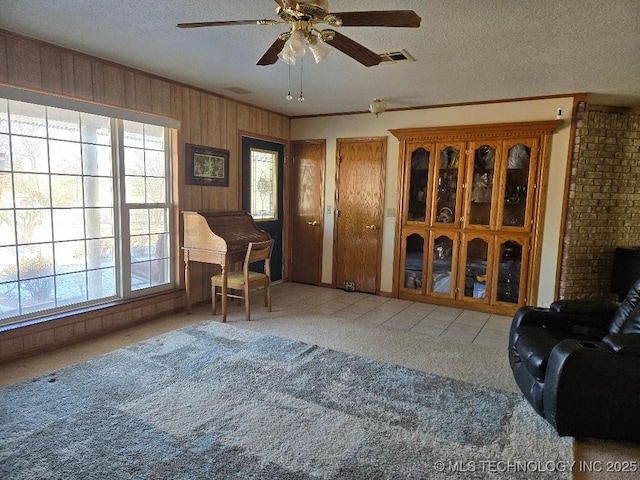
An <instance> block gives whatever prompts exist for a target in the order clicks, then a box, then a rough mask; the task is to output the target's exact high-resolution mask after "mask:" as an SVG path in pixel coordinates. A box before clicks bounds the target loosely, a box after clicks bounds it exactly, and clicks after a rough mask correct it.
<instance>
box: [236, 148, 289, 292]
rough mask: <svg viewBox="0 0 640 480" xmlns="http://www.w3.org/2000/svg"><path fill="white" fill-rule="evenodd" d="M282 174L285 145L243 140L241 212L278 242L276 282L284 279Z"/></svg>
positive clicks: (273, 263) (274, 268)
mask: <svg viewBox="0 0 640 480" xmlns="http://www.w3.org/2000/svg"><path fill="white" fill-rule="evenodd" d="M283 171H284V144H283V143H277V142H272V141H268V140H262V139H257V138H252V137H245V136H243V137H242V209H243V210H246V211H247V212H249V213H250V214H251V216H252V217H253V219H254V220H255V222H256V224H257V225H258V227H259V228H261V229H262V230H264V231H266V232H267V233H268V234H269V235H271V238H273V239H274V241H275V243H274V246H273V253H272V254H271V280H273V281H276V280H281V279H282V226H283V217H284V215H283V212H284V208H283ZM254 267H255V268H258V267H259V266H258V265H257V264H256V265H255V266H252V268H254Z"/></svg>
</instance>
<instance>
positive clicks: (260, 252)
mask: <svg viewBox="0 0 640 480" xmlns="http://www.w3.org/2000/svg"><path fill="white" fill-rule="evenodd" d="M272 251H273V239H272V240H267V241H266V242H251V243H249V248H248V249H247V254H246V256H245V258H244V264H243V266H242V270H241V271H240V270H238V271H235V272H229V273H228V274H227V297H231V298H240V299H243V300H244V304H245V311H246V319H247V321H249V320H250V319H251V313H250V310H251V307H250V305H249V293H250V292H251V290H252V289H254V288H256V287H259V286H262V287H263V288H264V306H265V307H267V311H269V312H270V311H271V252H272ZM259 261H264V273H259V272H252V271H251V270H249V266H250V264H252V263H253V262H259ZM218 287H220V292H218ZM230 290H232V291H235V292H237V291H242V295H240V294H238V293H229V291H230ZM218 295H220V296H222V275H214V276H213V277H211V302H212V304H213V305H212V307H213V314H214V315H216V313H217V307H216V305H217V296H218Z"/></svg>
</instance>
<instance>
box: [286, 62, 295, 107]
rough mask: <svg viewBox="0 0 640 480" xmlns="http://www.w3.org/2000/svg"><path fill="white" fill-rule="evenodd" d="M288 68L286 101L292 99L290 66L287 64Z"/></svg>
mask: <svg viewBox="0 0 640 480" xmlns="http://www.w3.org/2000/svg"><path fill="white" fill-rule="evenodd" d="M288 66H289V93H287V96H286V97H285V98H286V99H287V100H292V99H293V95H291V64H290V63H289V64H288Z"/></svg>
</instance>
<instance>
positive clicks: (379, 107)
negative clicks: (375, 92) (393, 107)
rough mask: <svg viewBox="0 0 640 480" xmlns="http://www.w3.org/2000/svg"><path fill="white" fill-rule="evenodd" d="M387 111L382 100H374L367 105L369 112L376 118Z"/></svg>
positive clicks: (385, 104) (385, 103)
mask: <svg viewBox="0 0 640 480" xmlns="http://www.w3.org/2000/svg"><path fill="white" fill-rule="evenodd" d="M386 109H387V102H385V101H384V100H383V99H382V98H374V99H373V100H371V103H370V104H369V111H370V112H371V113H373V114H374V115H375V116H376V117H377V116H378V115H380V114H381V113H382V112H384V111H385V110H386Z"/></svg>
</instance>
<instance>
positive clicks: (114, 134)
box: [0, 87, 179, 326]
mask: <svg viewBox="0 0 640 480" xmlns="http://www.w3.org/2000/svg"><path fill="white" fill-rule="evenodd" d="M25 97H26V98H25ZM0 100H1V101H3V102H4V101H6V100H9V101H12V100H13V101H19V102H25V103H35V104H37V105H40V106H43V107H45V108H51V107H53V108H63V109H67V110H72V111H74V112H80V113H92V114H95V115H99V116H102V117H109V118H110V125H111V151H112V155H111V159H112V175H113V176H112V179H113V197H114V203H113V207H111V208H112V209H113V216H114V220H113V221H114V232H113V234H114V238H115V251H114V263H115V269H116V278H115V296H109V297H104V298H99V299H95V300H89V301H83V302H80V303H74V304H69V305H65V306H59V307H54V308H49V309H46V310H39V311H34V312H32V313H18V314H17V315H15V316H12V317H5V318H2V317H0V326H2V325H9V324H14V323H20V322H23V321H25V320H32V319H37V318H41V317H49V316H51V315H54V314H59V313H64V312H72V311H74V310H77V309H80V308H85V307H88V306H94V305H100V304H105V303H111V302H113V301H118V300H124V299H129V298H135V297H140V296H146V295H150V294H154V293H159V292H163V291H169V290H172V289H174V288H175V282H176V275H177V272H176V268H174V267H175V258H174V256H175V255H174V250H175V248H174V242H175V238H174V235H173V232H174V231H175V219H174V218H173V213H174V208H173V197H172V181H171V179H172V175H171V152H172V145H171V141H172V137H173V135H172V131H171V128H176V127H177V126H179V123H177V122H173V121H171V120H170V119H164V118H156V117H153V116H149V115H145V114H138V113H135V112H119V111H117V110H116V109H112V108H103V107H102V106H98V105H94V104H85V103H84V102H79V101H74V100H69V99H60V98H59V97H50V96H48V95H45V94H37V93H34V92H26V93H25V92H23V91H20V90H14V89H7V88H6V87H0ZM34 100H37V101H34ZM61 102H62V104H61ZM102 110H104V111H102ZM118 113H123V115H117V116H115V117H114V116H113V115H114V114H118ZM123 117H124V118H123ZM125 120H127V121H133V122H138V123H143V124H147V125H152V126H156V127H162V128H163V137H164V138H163V140H164V162H165V165H164V180H165V181H164V187H165V196H164V202H161V203H143V204H127V203H125V201H124V199H125V182H124V176H125V175H124V173H125V170H124V149H125V146H124V142H123V138H124V137H123V124H124V121H125ZM5 134H6V132H5ZM12 135H15V134H9V137H10V138H11V136H12ZM48 139H49V137H48V134H47V141H48ZM47 158H49V155H48V153H47ZM12 171H13V170H12V169H10V170H9V172H12ZM5 172H6V170H5ZM51 175H52V174H51V173H49V178H51ZM83 178H84V177H83ZM144 178H147V177H146V176H145V177H144ZM16 208H17V207H16V205H14V206H13V209H14V211H15V209H16ZM51 208H53V206H52V207H51ZM82 208H83V209H84V208H86V204H85V203H83V207H82ZM140 208H145V209H153V208H160V209H164V210H165V215H166V224H167V230H166V232H165V234H166V241H167V244H166V253H165V255H166V262H165V266H166V269H168V272H166V269H165V273H168V276H167V277H166V280H167V281H166V283H162V284H161V285H156V286H152V287H147V288H142V289H138V290H132V282H131V274H130V273H131V255H130V247H131V246H130V242H129V240H130V238H131V237H130V232H129V221H128V219H129V216H130V212H131V211H132V210H135V209H140ZM84 238H85V239H86V238H87V237H84ZM16 241H18V239H16ZM55 243H56V242H55V240H54V239H52V240H51V244H52V245H55ZM18 245H20V244H16V248H18ZM85 268H87V267H85ZM85 271H86V270H85ZM150 271H151V270H150ZM53 278H54V280H53V281H54V282H55V278H56V277H53ZM20 308H21V307H20Z"/></svg>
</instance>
